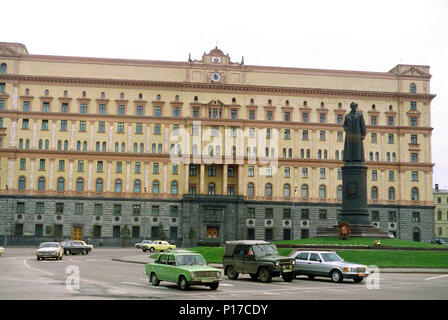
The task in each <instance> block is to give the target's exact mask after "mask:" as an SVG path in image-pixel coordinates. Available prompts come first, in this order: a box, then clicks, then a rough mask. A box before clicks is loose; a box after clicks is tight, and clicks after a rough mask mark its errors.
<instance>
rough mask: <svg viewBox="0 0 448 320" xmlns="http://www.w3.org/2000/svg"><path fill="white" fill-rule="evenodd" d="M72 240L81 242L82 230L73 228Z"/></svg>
mask: <svg viewBox="0 0 448 320" xmlns="http://www.w3.org/2000/svg"><path fill="white" fill-rule="evenodd" d="M73 240H82V228H81V227H73Z"/></svg>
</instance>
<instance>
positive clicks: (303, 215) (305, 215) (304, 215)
mask: <svg viewBox="0 0 448 320" xmlns="http://www.w3.org/2000/svg"><path fill="white" fill-rule="evenodd" d="M300 215H301V217H300V218H301V219H302V220H309V218H310V210H309V209H302V210H301V211H300Z"/></svg>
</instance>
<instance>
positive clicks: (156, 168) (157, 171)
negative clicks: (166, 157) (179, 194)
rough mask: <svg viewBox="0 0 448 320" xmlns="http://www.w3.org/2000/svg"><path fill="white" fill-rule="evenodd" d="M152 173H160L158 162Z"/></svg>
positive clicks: (153, 166)
mask: <svg viewBox="0 0 448 320" xmlns="http://www.w3.org/2000/svg"><path fill="white" fill-rule="evenodd" d="M152 173H156V174H157V173H159V163H158V162H155V163H153V165H152Z"/></svg>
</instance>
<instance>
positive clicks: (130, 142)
mask: <svg viewBox="0 0 448 320" xmlns="http://www.w3.org/2000/svg"><path fill="white" fill-rule="evenodd" d="M132 125H133V123H128V141H127V143H128V152H133V151H134V150H133V149H132V148H133V146H132Z"/></svg>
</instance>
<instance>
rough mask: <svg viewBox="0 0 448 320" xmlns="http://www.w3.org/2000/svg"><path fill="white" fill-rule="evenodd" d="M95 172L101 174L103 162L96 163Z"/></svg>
mask: <svg viewBox="0 0 448 320" xmlns="http://www.w3.org/2000/svg"><path fill="white" fill-rule="evenodd" d="M96 172H103V161H98V162H97V163H96Z"/></svg>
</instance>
